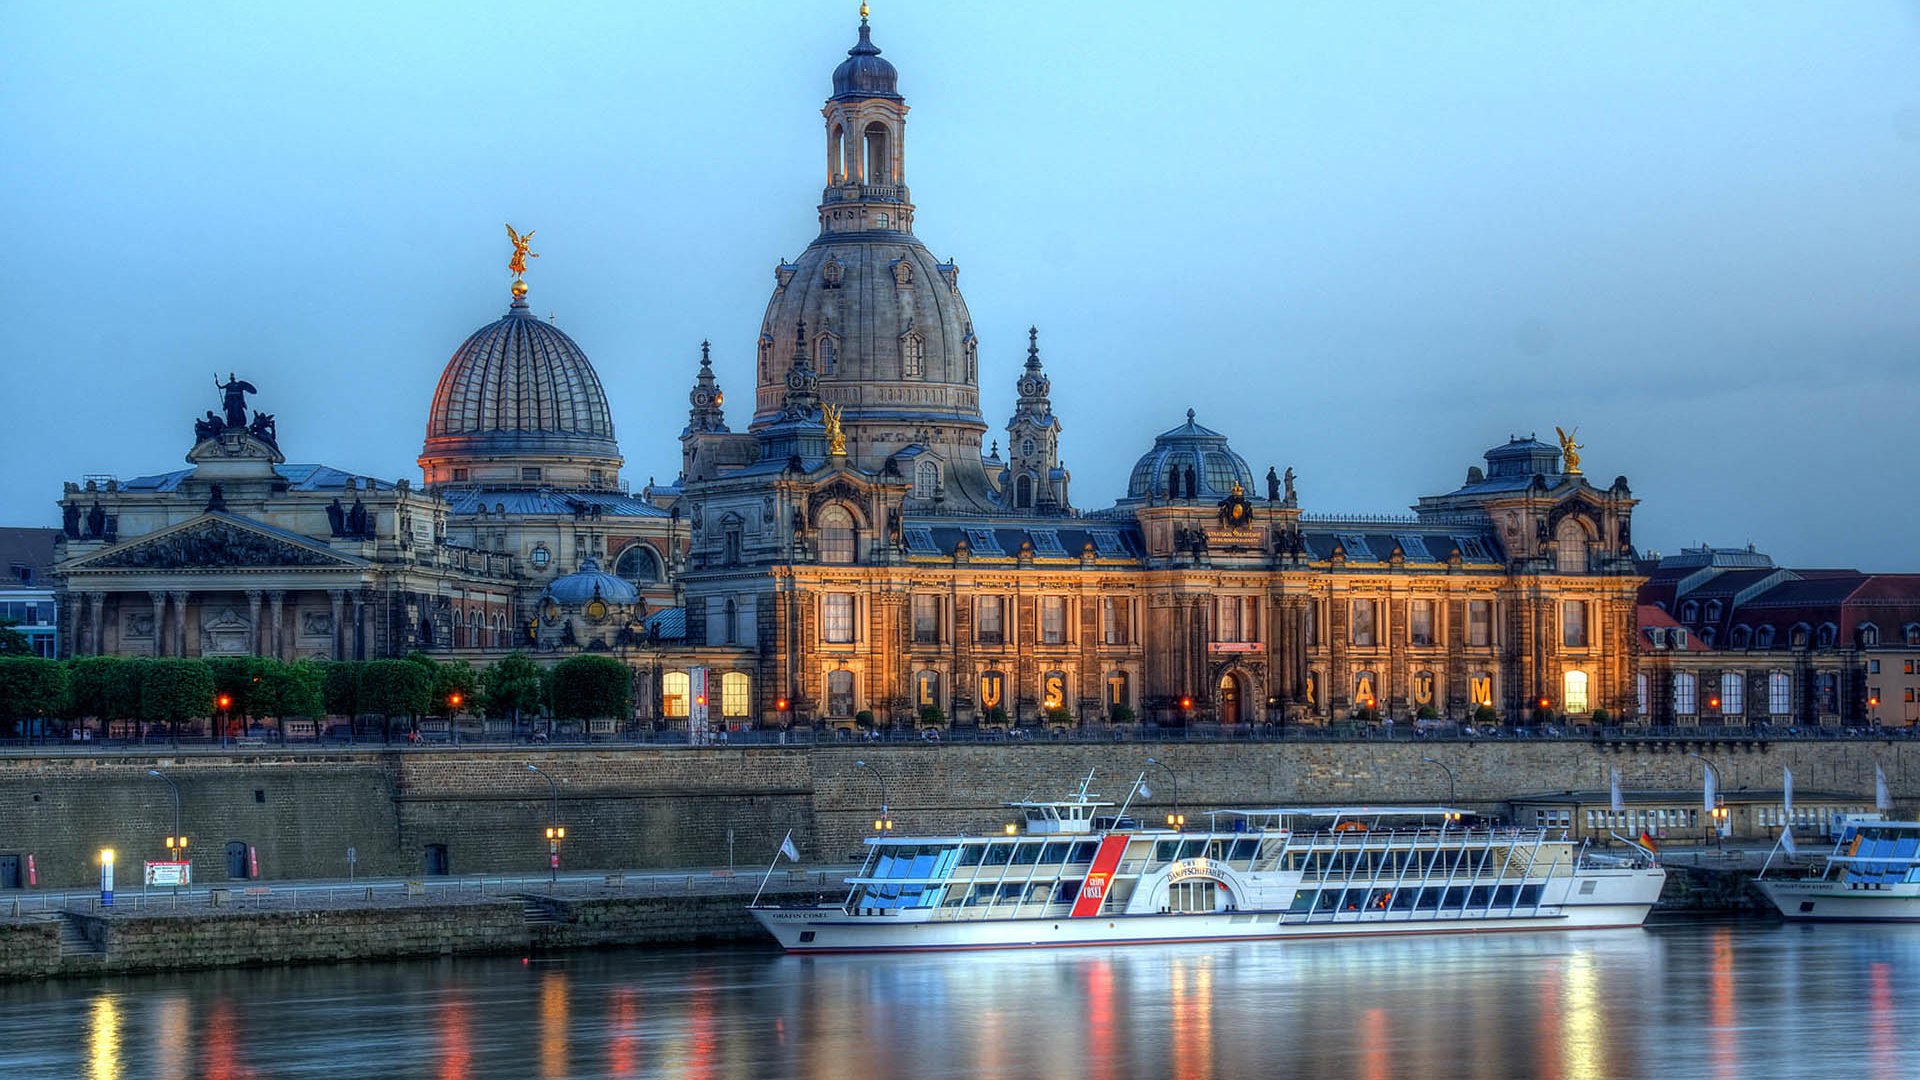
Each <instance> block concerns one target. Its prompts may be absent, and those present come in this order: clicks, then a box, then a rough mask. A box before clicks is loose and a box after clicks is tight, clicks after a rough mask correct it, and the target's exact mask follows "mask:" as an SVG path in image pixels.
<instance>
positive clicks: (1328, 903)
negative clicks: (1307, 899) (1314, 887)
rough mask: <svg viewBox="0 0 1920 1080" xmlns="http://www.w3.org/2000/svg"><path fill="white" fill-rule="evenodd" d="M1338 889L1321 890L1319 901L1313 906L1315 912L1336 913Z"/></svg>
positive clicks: (1338, 905) (1338, 902)
mask: <svg viewBox="0 0 1920 1080" xmlns="http://www.w3.org/2000/svg"><path fill="white" fill-rule="evenodd" d="M1341 891H1342V890H1340V889H1321V890H1320V899H1319V900H1318V901H1317V902H1316V903H1315V904H1314V905H1313V910H1315V911H1338V910H1339V909H1340V893H1341Z"/></svg>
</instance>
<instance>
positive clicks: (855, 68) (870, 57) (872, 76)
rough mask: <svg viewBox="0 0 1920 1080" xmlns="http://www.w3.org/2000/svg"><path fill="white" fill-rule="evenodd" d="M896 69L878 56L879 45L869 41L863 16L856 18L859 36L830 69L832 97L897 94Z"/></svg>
mask: <svg viewBox="0 0 1920 1080" xmlns="http://www.w3.org/2000/svg"><path fill="white" fill-rule="evenodd" d="M899 83H900V73H899V72H897V71H895V70H894V69H893V65H892V64H891V63H889V62H887V61H885V60H882V59H881V58H880V47H879V46H878V45H875V44H874V43H873V35H872V32H871V31H869V30H868V29H867V20H865V19H861V20H860V40H859V41H858V42H856V43H855V44H854V46H853V48H851V49H848V50H847V58H846V59H845V60H842V61H840V66H839V67H837V68H834V69H833V99H834V100H838V99H840V98H876V97H880V98H897V97H899V96H900V91H899Z"/></svg>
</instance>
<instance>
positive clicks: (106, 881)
mask: <svg viewBox="0 0 1920 1080" xmlns="http://www.w3.org/2000/svg"><path fill="white" fill-rule="evenodd" d="M100 906H101V907H103V908H109V907H112V906H113V849H112V848H101V849H100Z"/></svg>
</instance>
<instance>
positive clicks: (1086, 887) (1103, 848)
mask: <svg viewBox="0 0 1920 1080" xmlns="http://www.w3.org/2000/svg"><path fill="white" fill-rule="evenodd" d="M1126 850H1127V836H1126V834H1125V833H1113V834H1111V835H1109V836H1107V837H1105V838H1103V839H1102V840H1101V841H1100V850H1099V851H1096V852H1094V854H1093V868H1092V869H1091V870H1088V871H1087V880H1085V881H1083V882H1081V883H1080V895H1079V896H1077V897H1075V898H1074V901H1073V916H1072V917H1073V918H1076V919H1086V918H1091V917H1092V916H1095V915H1098V914H1100V905H1101V904H1104V903H1106V900H1107V888H1108V886H1110V885H1112V884H1113V872H1114V871H1115V870H1118V869H1119V868H1120V856H1121V855H1123V854H1125V853H1126Z"/></svg>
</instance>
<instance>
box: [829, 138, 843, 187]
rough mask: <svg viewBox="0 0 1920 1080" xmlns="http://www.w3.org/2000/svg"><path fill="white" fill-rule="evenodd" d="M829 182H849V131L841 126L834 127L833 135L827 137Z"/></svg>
mask: <svg viewBox="0 0 1920 1080" xmlns="http://www.w3.org/2000/svg"><path fill="white" fill-rule="evenodd" d="M827 182H828V183H830V184H844V183H846V182H847V129H846V128H843V127H841V126H840V125H839V124H835V125H833V134H832V135H830V136H828V137H827Z"/></svg>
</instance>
